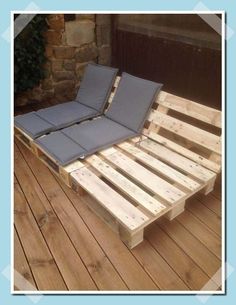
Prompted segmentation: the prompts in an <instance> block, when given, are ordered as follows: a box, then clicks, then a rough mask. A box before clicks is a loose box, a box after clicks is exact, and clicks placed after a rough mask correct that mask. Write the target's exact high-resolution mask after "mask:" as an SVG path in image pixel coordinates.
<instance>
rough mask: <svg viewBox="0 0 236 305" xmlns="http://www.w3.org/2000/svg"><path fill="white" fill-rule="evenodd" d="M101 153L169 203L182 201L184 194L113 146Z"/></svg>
mask: <svg viewBox="0 0 236 305" xmlns="http://www.w3.org/2000/svg"><path fill="white" fill-rule="evenodd" d="M111 151H113V153H111ZM101 155H102V156H103V157H104V158H105V159H106V160H108V161H110V162H111V163H112V164H114V165H115V166H116V167H118V168H119V169H121V170H122V171H124V172H125V173H126V174H127V175H129V176H130V177H132V178H134V179H136V180H137V181H138V182H139V183H140V184H142V185H143V186H144V187H146V188H148V189H149V190H150V191H151V192H154V193H155V194H156V195H158V196H160V197H162V198H163V199H164V200H166V201H167V202H168V203H169V204H171V205H172V204H176V203H178V202H180V201H183V199H184V198H185V197H186V194H185V193H184V192H182V191H181V190H179V189H178V188H177V187H175V186H173V185H171V184H170V183H168V182H166V181H165V180H163V179H162V178H160V177H158V176H157V175H155V174H153V173H152V172H150V171H149V170H147V169H146V168H145V167H143V166H141V165H140V164H138V163H137V162H135V161H133V160H132V159H130V158H129V157H127V156H126V155H124V154H123V153H121V152H119V151H118V150H116V149H115V148H112V149H108V150H104V151H102V152H101Z"/></svg>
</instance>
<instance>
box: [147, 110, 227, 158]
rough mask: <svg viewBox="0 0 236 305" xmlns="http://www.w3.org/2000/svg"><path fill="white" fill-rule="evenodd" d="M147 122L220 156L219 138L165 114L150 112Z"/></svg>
mask: <svg viewBox="0 0 236 305" xmlns="http://www.w3.org/2000/svg"><path fill="white" fill-rule="evenodd" d="M149 120H150V121H151V122H153V123H154V124H157V125H158V126H160V127H162V128H164V129H167V130H169V131H171V132H173V133H175V134H177V135H179V136H181V137H183V138H185V139H187V140H190V141H192V142H194V143H196V144H198V145H201V146H203V147H205V148H206V149H209V150H211V151H214V152H216V153H218V154H221V138H220V137H218V136H216V135H214V134H212V133H210V132H208V131H205V130H203V129H200V128H198V127H195V126H193V125H190V124H188V123H185V122H183V121H180V120H178V119H176V118H173V117H171V116H169V115H167V114H164V113H161V112H158V111H152V112H151V113H150V116H149Z"/></svg>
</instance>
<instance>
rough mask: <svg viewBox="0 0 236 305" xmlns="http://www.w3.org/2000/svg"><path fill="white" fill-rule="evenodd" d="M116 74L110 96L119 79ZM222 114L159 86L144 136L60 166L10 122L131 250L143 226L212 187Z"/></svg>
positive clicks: (217, 168)
mask: <svg viewBox="0 0 236 305" xmlns="http://www.w3.org/2000/svg"><path fill="white" fill-rule="evenodd" d="M119 80H120V79H119V78H117V80H116V82H115V86H114V90H113V92H112V93H111V96H110V99H109V102H111V101H112V99H113V96H114V93H115V90H116V88H117V85H118V83H119ZM220 132H221V112H220V111H218V110H215V109H212V108H209V107H206V106H203V105H200V104H197V103H195V102H192V101H189V100H186V99H183V98H180V97H178V96H175V95H172V94H169V93H167V92H164V91H161V92H160V94H159V95H158V97H157V100H156V102H155V103H154V105H153V109H152V110H151V113H150V114H149V116H148V119H147V121H146V123H145V127H144V129H143V130H142V135H141V136H138V137H135V138H132V139H130V140H126V141H123V142H122V143H120V144H117V145H113V146H112V147H110V148H106V149H104V150H102V151H99V152H97V153H94V154H92V155H91V156H89V157H87V158H86V159H84V160H82V161H81V160H76V161H74V162H72V163H71V164H68V165H66V166H61V165H60V164H59V163H58V162H57V161H56V160H55V159H53V158H52V157H51V156H50V155H48V153H47V152H46V151H44V150H43V149H42V148H41V147H40V146H39V145H38V144H37V143H36V142H35V141H34V139H32V138H31V137H29V136H28V135H27V134H25V132H24V131H23V130H21V129H19V128H18V127H15V137H16V138H18V139H19V140H20V141H21V142H22V143H24V144H25V145H26V146H27V147H28V148H29V149H30V150H31V151H32V152H33V153H34V154H35V155H36V156H37V157H38V158H39V159H40V160H41V161H42V162H44V163H45V164H46V165H47V166H48V167H49V168H50V169H51V170H52V171H53V172H54V173H56V174H57V175H58V176H59V177H60V178H61V180H62V181H64V182H65V183H66V184H67V185H68V186H69V187H71V188H72V189H73V190H75V191H76V192H77V193H78V194H79V195H80V196H82V195H84V194H86V193H88V194H90V195H91V196H92V197H93V198H94V199H95V200H93V201H91V200H87V204H88V205H89V207H90V208H91V209H92V210H93V211H94V212H95V213H97V214H98V215H99V216H100V217H101V218H102V219H103V220H104V221H105V222H106V223H107V224H108V225H109V226H110V227H111V228H112V229H113V230H114V231H115V232H117V233H118V234H119V236H120V238H121V240H122V241H123V242H124V243H125V244H126V245H127V246H128V247H129V248H133V247H135V246H136V245H138V244H139V243H141V242H142V240H143V233H144V229H145V227H147V226H148V225H149V224H151V223H153V222H155V221H156V220H157V219H158V218H159V217H161V216H165V217H167V218H168V219H170V220H172V219H173V218H175V217H176V216H178V215H179V214H180V213H182V212H183V211H184V207H185V201H186V199H187V198H190V197H191V196H193V194H195V193H197V192H199V191H201V192H204V194H208V193H209V192H211V191H212V189H213V188H214V183H215V179H216V177H217V174H218V173H220V170H221V135H220Z"/></svg>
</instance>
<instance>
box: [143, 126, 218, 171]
mask: <svg viewBox="0 0 236 305" xmlns="http://www.w3.org/2000/svg"><path fill="white" fill-rule="evenodd" d="M144 134H145V135H146V136H148V137H149V138H150V139H152V140H154V141H156V142H158V143H160V144H162V145H164V146H165V147H167V148H170V149H171V150H174V151H175V152H177V153H179V154H181V155H183V156H184V157H187V158H189V159H191V160H192V161H194V162H196V163H197V164H200V165H202V166H204V167H206V168H208V169H210V170H212V171H214V172H216V173H219V172H220V169H221V166H220V164H217V163H215V162H212V161H211V160H208V159H206V158H204V157H202V156H200V155H198V154H197V153H195V152H193V151H191V150H189V149H187V148H185V147H183V146H181V145H179V144H177V143H175V142H173V141H171V140H169V139H167V138H165V137H163V136H161V135H159V134H157V133H154V132H152V131H148V130H147V129H145V130H144Z"/></svg>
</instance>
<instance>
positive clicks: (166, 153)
mask: <svg viewBox="0 0 236 305" xmlns="http://www.w3.org/2000/svg"><path fill="white" fill-rule="evenodd" d="M139 145H140V147H143V148H144V149H146V150H147V151H149V152H151V153H152V154H153V155H155V156H156V157H158V158H160V159H161V160H164V161H165V162H167V163H169V164H171V165H173V166H174V167H176V168H179V169H180V170H182V171H184V172H185V173H187V174H188V175H190V176H191V177H195V178H197V179H199V180H201V181H203V182H205V183H207V182H209V180H211V179H213V178H214V177H215V176H216V174H215V173H213V172H211V171H210V170H208V169H206V168H204V167H202V166H201V165H199V164H197V163H195V162H193V161H191V160H189V159H187V158H185V157H183V156H181V155H179V154H178V153H175V152H174V151H171V150H169V149H168V148H166V147H164V146H162V145H160V144H158V143H155V142H154V141H152V140H149V139H147V140H144V141H141V142H139Z"/></svg>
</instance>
